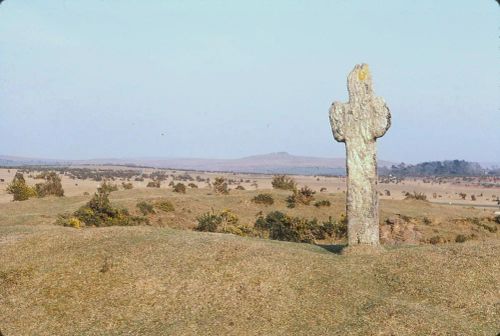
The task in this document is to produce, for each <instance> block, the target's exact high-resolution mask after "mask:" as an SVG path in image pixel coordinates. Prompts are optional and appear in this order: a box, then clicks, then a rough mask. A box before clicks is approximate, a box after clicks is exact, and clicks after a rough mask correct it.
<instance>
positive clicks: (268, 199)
mask: <svg viewBox="0 0 500 336" xmlns="http://www.w3.org/2000/svg"><path fill="white" fill-rule="evenodd" d="M252 202H254V203H256V204H264V205H273V204H274V198H273V196H272V195H271V194H258V195H257V196H255V197H254V198H252Z"/></svg>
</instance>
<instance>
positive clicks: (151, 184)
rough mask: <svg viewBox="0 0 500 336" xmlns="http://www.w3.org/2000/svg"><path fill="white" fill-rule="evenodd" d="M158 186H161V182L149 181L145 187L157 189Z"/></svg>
mask: <svg viewBox="0 0 500 336" xmlns="http://www.w3.org/2000/svg"><path fill="white" fill-rule="evenodd" d="M160 184H161V182H160V181H159V180H155V181H149V182H148V184H146V187H148V188H159V187H160Z"/></svg>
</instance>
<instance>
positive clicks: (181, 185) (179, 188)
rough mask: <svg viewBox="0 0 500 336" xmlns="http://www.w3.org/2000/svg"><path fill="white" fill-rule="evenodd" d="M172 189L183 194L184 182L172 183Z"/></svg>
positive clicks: (184, 190) (184, 191)
mask: <svg viewBox="0 0 500 336" xmlns="http://www.w3.org/2000/svg"><path fill="white" fill-rule="evenodd" d="M173 191H174V192H176V193H180V194H185V193H186V186H185V185H184V183H180V182H179V183H177V184H175V185H174V187H173Z"/></svg>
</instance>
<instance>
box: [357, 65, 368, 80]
mask: <svg viewBox="0 0 500 336" xmlns="http://www.w3.org/2000/svg"><path fill="white" fill-rule="evenodd" d="M369 74H370V70H369V69H368V65H363V66H362V67H361V68H360V69H359V70H358V79H359V80H365V79H366V77H368V75H369Z"/></svg>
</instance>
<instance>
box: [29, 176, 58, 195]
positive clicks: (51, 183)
mask: <svg viewBox="0 0 500 336" xmlns="http://www.w3.org/2000/svg"><path fill="white" fill-rule="evenodd" d="M39 176H41V178H43V179H45V182H44V183H37V184H35V189H36V193H37V196H38V197H45V196H49V195H53V196H58V197H62V196H64V190H63V187H62V184H61V178H60V177H59V176H58V175H57V173H55V172H45V173H43V174H40V175H39ZM37 178H38V177H37Z"/></svg>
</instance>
